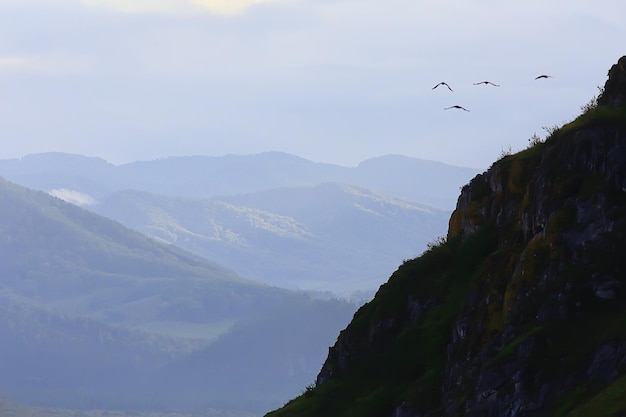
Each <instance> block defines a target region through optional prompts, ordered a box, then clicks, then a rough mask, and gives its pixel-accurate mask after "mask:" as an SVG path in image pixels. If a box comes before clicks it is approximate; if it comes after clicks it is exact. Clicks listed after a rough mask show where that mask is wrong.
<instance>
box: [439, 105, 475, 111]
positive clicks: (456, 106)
mask: <svg viewBox="0 0 626 417" xmlns="http://www.w3.org/2000/svg"><path fill="white" fill-rule="evenodd" d="M450 109H461V110H465V111H469V110H467V109H466V108H465V107H463V106H459V105H458V104H456V105H454V106H450V107H446V108H445V109H444V110H450Z"/></svg>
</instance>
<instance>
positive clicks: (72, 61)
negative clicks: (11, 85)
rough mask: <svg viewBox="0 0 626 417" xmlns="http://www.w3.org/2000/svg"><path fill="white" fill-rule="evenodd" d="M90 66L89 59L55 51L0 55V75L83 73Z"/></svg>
mask: <svg viewBox="0 0 626 417" xmlns="http://www.w3.org/2000/svg"><path fill="white" fill-rule="evenodd" d="M90 67H91V60H90V59H89V58H87V57H84V56H69V55H67V54H56V53H48V54H39V55H9V56H0V75H2V74H16V73H22V74H39V75H78V74H84V73H85V72H87V71H88V70H89V68H90Z"/></svg>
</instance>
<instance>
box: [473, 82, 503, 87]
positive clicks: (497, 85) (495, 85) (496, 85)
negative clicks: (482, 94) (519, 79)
mask: <svg viewBox="0 0 626 417" xmlns="http://www.w3.org/2000/svg"><path fill="white" fill-rule="evenodd" d="M479 84H489V85H493V86H494V87H500V85H499V84H494V83H492V82H491V81H481V82H479V83H474V85H479Z"/></svg>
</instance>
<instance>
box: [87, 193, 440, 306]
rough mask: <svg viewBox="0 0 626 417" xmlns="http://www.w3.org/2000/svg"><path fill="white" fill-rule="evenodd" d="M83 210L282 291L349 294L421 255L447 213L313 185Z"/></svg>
mask: <svg viewBox="0 0 626 417" xmlns="http://www.w3.org/2000/svg"><path fill="white" fill-rule="evenodd" d="M90 208H91V209H92V210H94V211H96V212H97V213H99V214H102V215H104V216H107V217H110V218H113V219H116V220H117V221H120V222H122V223H124V224H125V225H126V226H128V227H131V228H133V229H136V230H138V231H140V232H142V233H145V234H146V235H148V236H152V237H155V238H157V239H159V240H162V241H164V242H167V243H172V244H175V245H177V246H180V247H182V248H184V249H187V250H189V251H192V252H194V253H197V254H199V255H202V256H205V257H207V258H209V259H218V260H219V262H220V264H222V265H225V266H227V267H229V268H232V269H233V270H236V271H237V272H238V273H239V274H241V275H243V276H245V277H248V278H252V279H255V280H258V281H261V282H265V283H269V284H272V285H278V286H281V287H285V288H293V289H307V290H323V291H328V290H329V291H333V292H335V293H339V294H342V295H349V294H351V293H353V292H354V291H359V290H360V291H365V290H370V291H373V290H375V289H376V288H378V286H379V285H380V284H381V282H380V276H381V275H382V274H384V273H385V271H388V270H389V269H391V268H393V267H394V266H395V265H397V264H398V263H399V262H401V261H402V259H406V258H412V257H414V256H415V255H416V254H418V253H420V252H421V251H423V249H424V248H425V247H426V244H427V242H428V241H429V240H432V239H433V238H434V237H436V236H438V235H440V234H441V233H442V232H441V231H444V230H445V228H446V225H447V221H448V217H449V212H447V211H443V210H438V209H434V208H431V207H426V206H423V205H418V204H414V203H409V202H406V201H403V200H399V199H395V198H392V197H389V196H386V195H382V194H376V193H372V192H370V191H367V190H364V189H360V188H357V187H352V186H347V185H342V184H336V183H327V184H322V185H319V186H315V187H297V188H281V189H275V190H271V191H266V192H258V193H253V194H245V195H239V196H231V197H222V198H220V199H211V200H192V199H181V198H173V197H163V196H157V195H153V194H147V193H142V192H137V191H123V192H118V193H114V194H112V195H110V196H108V197H106V198H104V199H102V200H101V201H100V202H98V203H97V204H94V205H92V206H90Z"/></svg>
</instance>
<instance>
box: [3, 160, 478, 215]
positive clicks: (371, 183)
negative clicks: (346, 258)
mask: <svg viewBox="0 0 626 417" xmlns="http://www.w3.org/2000/svg"><path fill="white" fill-rule="evenodd" d="M478 172H479V171H478V170H476V169H472V168H463V167H457V166H452V165H447V164H444V163H440V162H434V161H427V160H421V159H417V158H409V157H405V156H398V155H387V156H382V157H378V158H373V159H370V160H367V161H364V162H362V163H361V164H359V165H358V166H356V167H343V166H339V165H332V164H322V163H316V162H312V161H308V160H306V159H303V158H300V157H297V156H293V155H289V154H285V153H280V152H267V153H261V154H257V155H229V156H223V157H209V156H190V157H170V158H165V159H159V160H154V161H143V162H133V163H129V164H123V165H119V166H115V165H112V164H109V163H107V162H106V161H104V160H102V159H99V158H89V157H84V156H80V155H69V154H63V153H44V154H35V155H29V156H26V157H24V158H20V159H5V160H0V175H1V176H3V177H5V178H7V179H9V180H11V181H13V182H16V183H18V184H21V185H24V186H27V187H30V188H35V189H39V190H44V191H51V190H55V189H65V190H70V191H73V192H79V193H82V194H86V195H88V196H89V197H90V198H93V199H100V198H102V197H104V196H106V195H107V194H109V193H112V192H114V191H120V190H126V189H134V190H140V191H146V192H150V193H154V194H161V195H168V196H176V197H192V198H208V197H216V196H221V195H235V194H243V193H254V192H257V191H265V190H269V189H273V188H284V187H299V186H315V185H319V184H320V183H325V182H340V183H347V184H352V185H355V186H359V187H363V188H367V189H370V190H373V191H377V192H381V193H384V194H390V195H393V196H395V197H397V198H402V199H405V200H409V201H413V202H417V203H421V204H426V205H430V206H434V207H439V208H443V209H448V210H451V209H452V208H453V207H454V204H455V203H456V197H457V194H458V190H459V188H460V186H462V185H463V184H465V183H466V182H467V181H468V180H469V179H470V178H472V177H473V176H474V175H476V174H477V173H478Z"/></svg>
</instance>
